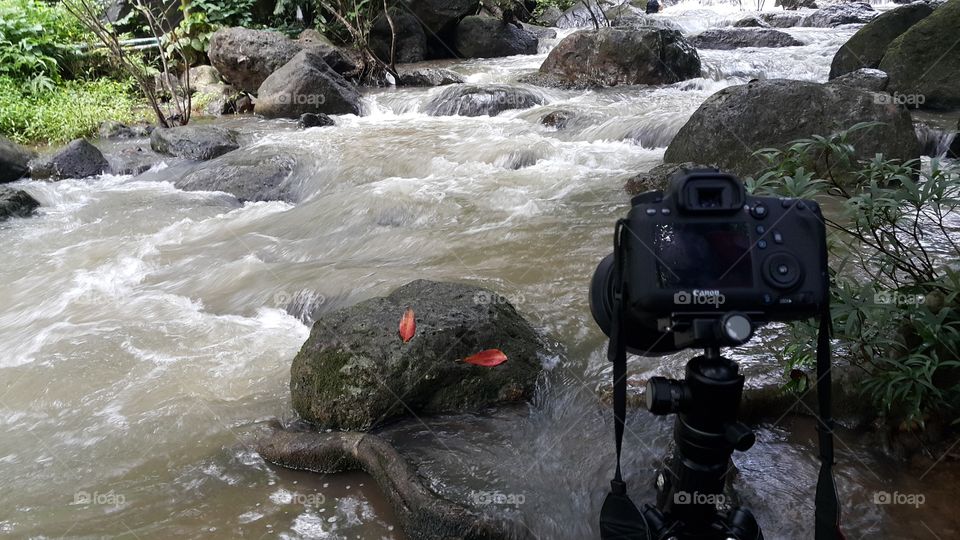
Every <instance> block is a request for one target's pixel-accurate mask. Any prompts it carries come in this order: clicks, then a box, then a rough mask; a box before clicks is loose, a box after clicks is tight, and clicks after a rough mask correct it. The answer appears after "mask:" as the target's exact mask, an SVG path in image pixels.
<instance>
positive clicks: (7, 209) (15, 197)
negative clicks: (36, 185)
mask: <svg viewBox="0 0 960 540" xmlns="http://www.w3.org/2000/svg"><path fill="white" fill-rule="evenodd" d="M39 206H40V203H39V202H37V200H36V199H34V198H33V197H31V196H30V194H29V193H27V192H26V191H23V190H22V189H14V188H12V187H9V186H0V221H6V220H8V219H10V218H13V217H27V216H29V215H30V214H32V213H33V211H34V210H36V209H37V208H38V207H39Z"/></svg>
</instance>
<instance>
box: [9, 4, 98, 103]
mask: <svg viewBox="0 0 960 540" xmlns="http://www.w3.org/2000/svg"><path fill="white" fill-rule="evenodd" d="M88 37H89V36H88V35H87V33H86V32H85V31H84V29H83V27H82V26H81V25H80V24H79V22H78V21H77V20H76V19H74V18H73V17H72V16H70V14H69V13H68V12H67V11H66V10H65V9H64V8H63V6H62V5H61V4H60V3H59V2H58V3H56V4H53V5H51V4H47V3H45V2H42V1H39V0H0V77H2V76H5V77H13V78H17V79H20V80H23V81H26V82H27V84H28V85H30V87H31V88H32V89H34V90H39V89H42V88H47V89H49V88H52V87H53V85H54V84H56V83H57V82H58V81H59V80H60V78H61V75H62V74H63V73H62V72H63V71H69V70H70V68H71V67H74V66H75V65H76V60H77V58H78V57H79V55H78V51H77V49H76V45H78V44H80V43H82V42H85V41H86V40H87V39H88Z"/></svg>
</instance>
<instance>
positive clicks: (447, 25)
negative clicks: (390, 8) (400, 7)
mask: <svg viewBox="0 0 960 540" xmlns="http://www.w3.org/2000/svg"><path fill="white" fill-rule="evenodd" d="M405 2H406V4H407V6H408V8H407V9H408V10H409V11H410V12H411V13H413V15H414V16H416V17H417V19H419V20H420V23H421V24H422V25H423V26H424V28H426V29H427V30H428V31H429V32H430V33H432V34H435V35H439V34H445V33H447V32H451V31H453V29H454V28H455V27H456V26H457V23H459V22H460V19H463V18H464V17H466V16H467V15H473V14H474V13H477V11H479V9H480V0H405Z"/></svg>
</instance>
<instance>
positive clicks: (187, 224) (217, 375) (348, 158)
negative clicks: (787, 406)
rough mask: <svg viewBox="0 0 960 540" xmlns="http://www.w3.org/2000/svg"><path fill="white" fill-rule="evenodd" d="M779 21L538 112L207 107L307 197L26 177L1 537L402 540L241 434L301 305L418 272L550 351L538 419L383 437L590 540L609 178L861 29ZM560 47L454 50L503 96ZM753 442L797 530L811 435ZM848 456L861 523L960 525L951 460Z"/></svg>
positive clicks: (427, 426)
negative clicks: (770, 43)
mask: <svg viewBox="0 0 960 540" xmlns="http://www.w3.org/2000/svg"><path fill="white" fill-rule="evenodd" d="M879 7H880V8H881V9H886V8H889V7H891V5H882V6H879ZM740 15H741V14H740V12H739V11H738V8H737V7H736V6H735V5H727V4H719V5H716V6H712V7H709V8H703V7H700V6H699V5H697V4H696V3H684V4H680V5H677V6H673V7H671V8H669V9H668V10H667V12H666V16H668V17H670V18H671V19H672V20H674V21H676V22H678V23H679V24H681V25H682V26H683V27H684V28H685V29H686V30H687V31H688V32H696V31H699V30H701V29H703V28H706V27H708V26H716V25H719V24H723V22H724V21H728V20H731V19H733V18H737V17H738V16H740ZM787 31H788V32H789V33H791V34H792V35H794V36H795V37H797V38H799V39H801V40H803V41H805V42H807V43H809V44H808V45H806V46H803V47H792V48H785V49H744V50H735V51H701V56H702V59H703V62H704V74H705V75H706V77H705V78H701V79H695V80H691V81H686V82H683V83H679V84H676V85H671V86H666V87H651V88H645V87H643V88H636V87H630V88H616V89H608V90H602V91H596V92H580V91H562V90H540V91H542V92H543V93H544V95H545V96H546V98H547V104H545V105H543V106H538V107H534V108H532V109H528V110H523V111H507V112H505V113H503V114H501V115H499V116H497V117H493V118H490V117H476V118H464V117H431V116H427V115H425V114H423V113H422V112H421V107H422V105H423V104H424V103H425V102H426V101H427V100H428V99H429V98H430V97H431V96H433V95H434V94H435V93H437V92H440V91H442V89H381V90H370V91H367V92H366V93H365V96H364V107H365V115H364V116H361V117H355V116H346V117H338V118H337V122H338V126H337V127H336V128H332V129H311V130H306V131H303V130H297V129H296V128H295V125H294V124H293V123H291V122H285V121H266V120H261V119H256V118H253V117H235V118H225V119H223V120H220V121H218V123H219V124H220V125H225V126H229V127H233V128H236V129H238V130H240V131H241V132H242V133H243V134H244V137H245V139H246V140H248V141H250V144H251V147H250V149H249V151H250V152H255V153H257V154H258V155H262V156H264V158H267V157H269V156H270V155H273V154H275V153H277V152H283V151H286V152H294V153H296V154H297V155H298V156H299V157H300V159H299V164H298V166H297V172H296V174H297V178H298V180H299V181H300V183H299V189H300V193H301V195H302V200H303V202H301V203H300V204H297V205H291V204H286V203H282V202H268V203H252V204H246V205H243V206H238V205H237V204H236V203H235V201H234V200H233V199H232V198H231V197H229V196H227V195H224V194H218V193H205V192H183V191H180V190H178V189H176V188H174V187H173V185H172V183H171V175H172V174H176V173H177V172H178V171H182V170H183V169H182V168H178V167H177V166H171V167H170V168H169V170H167V169H165V168H164V166H161V167H159V168H157V169H155V170H152V171H150V172H148V173H146V174H145V175H143V176H141V177H130V176H111V175H104V176H101V177H97V178H93V179H86V180H64V181H61V182H57V183H40V182H29V181H28V182H23V183H22V184H23V188H24V189H26V190H27V191H29V192H30V193H31V194H33V195H34V197H36V198H37V199H38V200H40V201H41V203H42V204H43V207H42V208H41V211H40V213H39V215H38V216H36V217H33V218H30V219H20V220H14V221H11V222H8V223H6V224H3V225H2V226H0V252H2V253H7V254H8V255H7V256H6V257H3V258H2V259H0V305H2V306H3V309H2V313H0V350H2V351H3V352H2V354H0V374H2V375H0V377H2V380H3V384H2V385H0V482H2V489H0V534H4V533H6V534H9V535H10V536H12V537H18V538H20V537H44V538H47V537H57V538H59V537H68V538H94V537H101V536H109V537H120V536H129V537H132V538H144V539H145V538H199V537H213V538H217V537H222V538H235V537H238V536H241V535H242V536H245V537H254V538H260V537H270V538H272V537H280V538H363V539H379V538H394V539H400V538H403V536H402V533H401V531H399V530H398V528H397V527H395V526H394V524H393V523H394V518H393V516H392V515H391V511H390V509H389V508H388V507H387V506H386V504H385V503H384V501H383V500H382V499H381V498H380V496H379V495H378V493H377V488H376V486H375V485H374V484H373V482H372V481H371V480H370V479H369V478H368V477H366V476H365V475H363V474H345V475H329V476H322V475H315V474H310V473H300V472H293V471H285V470H281V469H277V468H275V467H272V466H268V465H266V464H265V463H263V462H262V460H260V459H259V458H258V456H257V455H256V453H255V452H253V451H252V450H251V449H250V448H248V447H247V446H246V445H245V444H244V441H245V438H244V434H245V433H248V432H249V431H250V430H251V429H252V428H254V427H255V426H257V425H258V424H260V423H263V422H267V421H269V420H270V419H273V418H280V419H281V420H282V421H284V422H289V421H292V420H294V418H293V413H292V409H291V406H290V400H289V389H288V383H289V368H290V362H291V360H292V358H293V356H294V355H295V354H296V352H297V351H298V350H299V348H300V346H301V344H302V343H303V342H304V340H305V339H306V337H307V335H308V331H309V326H308V324H309V323H310V322H311V321H312V318H313V317H315V316H316V315H317V314H320V313H323V312H325V311H329V310H333V309H336V308H338V307H342V306H345V305H349V304H352V303H355V302H357V301H360V300H363V299H366V298H370V297H372V296H377V295H382V294H385V293H387V292H389V291H390V290H392V289H394V288H396V287H397V286H399V285H402V284H403V283H406V282H408V281H410V280H412V279H415V278H429V279H435V280H457V281H467V282H471V283H477V284H480V285H483V286H486V287H489V288H491V289H493V290H495V291H497V292H500V293H501V294H504V295H505V296H507V297H508V298H509V299H510V300H511V301H512V302H513V303H514V304H515V305H516V307H517V308H518V309H519V310H520V311H521V312H522V313H523V314H524V315H525V316H527V317H528V318H529V319H530V320H531V321H532V322H533V323H534V324H535V325H536V326H537V327H538V328H540V329H541V330H543V331H544V332H546V333H547V334H549V335H550V336H552V337H554V338H556V339H557V340H559V341H560V342H561V343H562V344H563V346H564V347H565V351H566V353H565V355H564V357H563V359H562V360H561V361H560V362H559V363H558V364H557V365H556V366H552V370H551V372H550V374H549V375H548V376H547V377H546V378H545V379H544V384H543V386H542V388H541V389H540V392H539V394H538V396H537V399H536V400H535V401H534V402H533V403H532V404H530V405H529V407H525V408H522V409H521V410H504V411H500V412H498V413H495V414H490V415H463V416H456V417H450V418H437V419H430V420H428V421H427V422H425V423H424V422H419V421H411V422H402V423H400V424H398V425H395V426H393V427H391V428H389V429H388V430H387V431H386V432H385V433H384V435H385V436H386V437H387V438H388V439H390V440H392V441H394V442H395V443H396V444H397V446H398V447H399V448H400V449H401V450H402V451H403V452H404V453H405V454H406V455H408V456H409V457H410V459H412V460H413V462H414V463H416V464H417V466H418V467H420V469H421V471H423V472H424V474H426V476H428V477H429V478H431V479H432V481H433V485H434V488H435V489H437V490H438V491H439V492H441V493H442V494H444V495H445V496H448V497H451V498H453V499H458V500H467V499H469V498H470V497H475V496H476V494H477V493H502V494H511V495H514V497H513V499H512V500H513V501H514V502H517V501H520V502H519V503H517V504H515V505H512V506H506V507H497V508H490V511H498V512H501V511H502V512H507V513H509V514H511V515H515V516H517V517H518V518H520V519H523V520H524V521H525V522H526V523H527V525H528V527H529V528H530V529H531V531H533V532H534V533H535V534H536V535H537V536H539V537H540V538H544V539H546V538H558V539H565V538H571V539H572V538H592V537H595V536H596V530H597V529H596V518H597V515H598V511H599V507H600V503H601V502H602V499H603V496H604V495H605V490H606V489H607V481H608V479H609V476H610V472H611V463H612V461H611V460H612V450H613V449H612V446H613V445H612V427H611V426H612V424H611V421H610V416H611V414H610V410H609V408H607V407H604V406H603V405H602V404H601V403H600V400H599V398H598V396H599V394H600V392H599V389H600V388H602V387H603V385H604V384H606V383H607V381H608V379H609V371H608V364H607V363H606V361H605V359H604V351H605V341H604V336H603V335H602V334H601V333H600V331H599V330H598V329H597V328H596V326H595V325H594V323H593V321H592V320H591V317H590V315H589V310H588V306H587V301H586V291H587V286H588V283H589V279H590V276H591V274H592V272H593V269H594V266H595V264H596V263H597V261H599V259H600V258H601V257H602V256H604V255H605V254H606V253H607V252H608V251H609V250H610V243H611V234H612V224H613V222H614V220H615V219H616V218H617V217H618V216H621V215H623V214H624V213H625V211H626V209H627V205H628V199H627V197H626V196H625V195H624V194H623V192H622V184H623V181H624V179H625V178H627V177H629V176H631V175H632V174H635V173H637V172H641V171H646V170H649V169H650V168H652V167H654V166H655V165H657V164H659V163H660V162H661V161H662V156H663V152H664V149H665V146H666V144H667V143H668V142H669V141H670V139H671V137H672V136H673V135H674V134H675V133H676V132H677V131H678V130H679V128H680V127H681V126H682V125H683V124H684V122H685V121H686V119H687V118H688V117H689V116H690V115H691V114H692V113H693V111H694V110H695V109H696V108H697V107H698V106H699V104H700V103H701V102H702V101H703V100H704V99H706V98H707V97H708V96H709V95H711V94H712V93H713V92H715V91H717V90H718V89H720V88H723V87H725V86H727V85H731V84H739V83H744V82H746V81H748V80H750V79H752V78H760V77H763V78H778V77H785V78H795V79H804V80H812V81H825V80H826V78H827V73H828V71H829V65H830V60H831V59H832V57H833V54H834V53H835V51H836V50H837V49H838V48H839V47H840V46H841V45H842V44H843V43H844V41H845V40H846V39H847V38H848V37H849V36H851V35H852V34H853V32H854V31H855V28H839V29H814V28H795V29H789V30H787ZM566 33H568V31H562V32H561V37H562V36H563V35H565V34H566ZM555 43H556V40H547V41H545V42H543V43H542V46H541V54H539V55H536V56H523V57H511V58H503V59H493V60H471V61H457V62H446V63H443V65H444V66H445V67H450V68H452V69H454V70H456V71H458V72H460V73H462V74H463V75H465V76H466V77H467V78H468V80H469V82H475V83H507V84H515V83H514V81H516V80H517V78H518V77H520V76H521V75H523V74H526V73H529V72H531V71H534V70H536V69H537V68H538V67H539V65H540V63H541V62H542V61H543V59H544V58H545V56H546V52H547V51H548V50H549V48H550V47H551V46H552V45H553V44H555ZM557 109H566V110H571V111H574V112H576V113H577V116H578V118H580V119H587V120H585V121H578V122H576V123H574V124H573V125H571V126H570V127H569V128H568V129H566V130H563V131H559V132H558V131H554V130H552V129H549V128H545V127H543V126H541V125H540V124H539V122H538V120H539V118H540V117H541V116H543V115H544V114H546V113H547V112H550V111H553V110H557ZM104 144H105V145H107V147H108V148H109V144H108V143H104ZM110 144H113V143H110ZM120 144H124V143H120ZM775 333H776V332H775V330H772V331H770V332H768V333H767V334H765V335H762V336H761V339H759V340H757V341H756V342H754V343H752V344H751V345H750V346H748V347H745V348H744V349H743V350H741V351H739V352H738V353H737V355H736V358H737V359H738V360H739V361H740V362H741V364H742V366H743V368H744V370H745V372H746V373H747V375H748V377H749V378H750V384H760V383H763V382H770V381H773V380H776V378H777V377H779V376H780V367H779V366H777V365H776V364H775V362H774V361H773V359H772V355H771V354H769V351H768V350H767V349H768V347H765V343H767V344H768V343H769V339H770V338H771V335H773V334H775ZM685 360H686V357H685V356H684V355H676V356H673V357H667V358H665V359H661V360H657V361H652V360H636V361H634V362H633V364H632V365H631V370H632V371H633V372H635V373H636V376H638V377H641V376H647V375H649V374H651V373H674V374H675V373H678V371H679V370H680V369H681V366H682V364H683V362H685ZM628 424H629V428H630V429H629V430H628V435H627V442H626V448H627V455H626V460H625V467H626V470H627V471H628V481H631V482H632V483H631V486H632V489H633V492H634V496H635V499H636V500H638V501H640V500H651V499H652V496H653V495H652V490H651V489H650V488H649V487H648V485H649V481H648V480H649V478H650V477H651V476H650V475H651V471H652V465H653V463H654V460H655V459H656V457H658V456H659V454H660V453H662V451H663V449H664V448H665V446H666V444H667V441H668V439H669V437H670V427H669V420H663V419H654V418H653V417H651V416H650V415H649V414H647V413H646V412H644V411H637V412H635V413H631V415H630V417H629V419H628ZM759 439H760V442H759V443H758V444H757V446H756V447H755V448H754V449H752V450H750V451H749V452H748V453H746V454H738V455H737V456H736V463H737V465H738V467H739V468H740V475H739V477H738V480H737V485H738V487H739V488H741V491H742V496H743V497H744V499H745V501H746V502H747V503H748V505H750V506H752V507H753V508H754V509H755V510H756V511H757V514H758V517H759V520H760V523H761V524H762V526H763V527H764V529H765V531H766V532H767V538H803V537H810V531H811V530H812V529H811V527H812V523H813V521H812V520H813V518H812V498H813V487H814V484H815V482H816V467H817V462H816V459H815V456H814V441H815V436H814V435H813V433H812V431H811V429H810V426H809V425H808V423H805V422H804V421H803V420H800V419H784V420H783V421H781V422H779V423H774V424H770V425H765V426H763V427H761V428H760V432H759ZM838 448H839V450H840V456H839V457H838V461H839V462H840V465H839V470H838V473H837V475H838V482H839V483H840V487H841V493H842V497H843V498H844V500H845V513H846V516H848V517H847V518H846V523H847V527H848V529H849V530H850V531H855V532H854V533H853V535H852V537H853V538H857V537H860V536H858V535H862V537H875V536H877V535H881V534H882V535H884V536H888V535H889V537H904V536H905V535H906V536H913V534H911V533H914V532H917V531H919V532H920V534H918V535H916V536H914V537H927V536H924V534H926V530H924V528H923V527H926V528H927V529H929V530H931V531H936V533H935V535H940V536H930V537H943V538H946V537H949V536H951V534H950V533H949V531H953V534H954V535H955V533H956V532H957V529H958V527H960V521H958V519H960V518H958V516H957V515H956V512H951V511H950V510H949V509H950V508H951V503H952V500H954V499H955V498H956V496H957V492H956V489H957V488H956V487H955V486H956V485H957V480H960V478H958V476H960V475H958V469H957V467H956V466H955V465H952V464H949V463H948V464H940V465H938V467H937V468H936V470H934V471H933V472H931V473H930V474H929V476H926V478H917V477H916V475H912V473H909V472H906V470H905V469H902V468H901V467H899V466H898V464H896V463H890V462H887V461H886V460H884V458H882V457H879V456H878V455H876V454H874V453H873V450H874V448H872V443H871V441H870V440H869V439H867V438H865V437H863V436H862V435H859V434H856V433H844V434H843V436H842V437H840V442H839V443H838ZM934 479H935V480H934ZM931 482H932V483H931ZM931 486H932V487H931ZM882 489H886V490H887V491H890V492H893V491H894V490H899V491H900V492H904V493H915V492H917V491H918V490H924V491H923V492H924V493H925V494H926V495H927V500H926V503H925V505H924V506H923V507H922V508H914V507H903V506H889V507H884V506H879V505H876V504H872V500H871V497H872V494H873V493H874V492H875V491H877V490H882ZM951 490H952V492H951ZM921 524H922V525H921ZM942 531H947V533H946V534H944V533H943V532H942Z"/></svg>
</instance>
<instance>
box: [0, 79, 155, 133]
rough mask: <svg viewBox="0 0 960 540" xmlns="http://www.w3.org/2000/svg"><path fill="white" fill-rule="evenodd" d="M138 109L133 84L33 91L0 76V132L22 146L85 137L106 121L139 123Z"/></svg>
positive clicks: (68, 84)
mask: <svg viewBox="0 0 960 540" xmlns="http://www.w3.org/2000/svg"><path fill="white" fill-rule="evenodd" d="M137 107H138V101H137V100H136V99H135V98H134V97H132V95H131V85H130V84H129V83H121V82H116V81H110V80H98V81H67V82H64V83H62V84H60V85H57V86H55V87H53V88H47V89H41V90H37V91H31V90H27V89H24V88H23V85H22V84H21V83H19V82H17V81H15V80H13V79H10V78H8V77H0V133H2V134H4V135H6V136H7V137H9V138H11V139H13V140H15V141H17V142H20V143H34V142H46V141H49V142H65V141H69V140H71V139H75V138H77V137H84V136H87V135H90V134H92V133H93V132H95V131H96V129H97V127H98V126H99V125H100V123H101V122H103V121H104V120H116V121H118V122H132V121H135V120H137V119H138V114H137V113H136V112H135V110H136V108H137Z"/></svg>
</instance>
